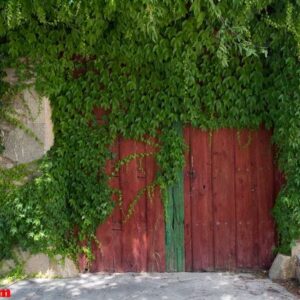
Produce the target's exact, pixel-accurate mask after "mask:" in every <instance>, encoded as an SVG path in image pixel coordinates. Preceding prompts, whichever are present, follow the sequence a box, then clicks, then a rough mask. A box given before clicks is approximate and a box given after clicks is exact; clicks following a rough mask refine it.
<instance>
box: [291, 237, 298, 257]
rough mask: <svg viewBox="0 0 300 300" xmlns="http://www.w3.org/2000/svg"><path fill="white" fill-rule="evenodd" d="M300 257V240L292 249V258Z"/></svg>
mask: <svg viewBox="0 0 300 300" xmlns="http://www.w3.org/2000/svg"><path fill="white" fill-rule="evenodd" d="M296 255H300V240H298V241H296V243H295V245H294V246H293V247H292V256H296Z"/></svg>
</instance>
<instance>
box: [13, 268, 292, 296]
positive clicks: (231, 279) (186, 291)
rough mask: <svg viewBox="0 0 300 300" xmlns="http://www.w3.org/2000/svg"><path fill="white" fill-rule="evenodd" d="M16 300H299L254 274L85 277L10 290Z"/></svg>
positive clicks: (30, 282) (20, 284) (23, 283)
mask: <svg viewBox="0 0 300 300" xmlns="http://www.w3.org/2000/svg"><path fill="white" fill-rule="evenodd" d="M8 288H10V290H11V293H12V299H16V300H17V299H18V300H21V299H24V300H25V299H32V300H35V299H43V300H54V299H55V300H56V299H85V300H93V299H101V300H114V299H116V300H129V299H130V300H131V299H142V300H155V299H160V300H177V299H189V300H193V299H203V300H204V299H205V300H212V299H221V300H234V299H239V300H240V299H241V300H243V299H245V300H251V299H257V300H258V299H259V300H263V299H278V300H279V299H285V300H290V299H296V298H295V297H294V296H293V295H292V294H290V293H289V292H288V291H286V290H285V289H284V288H283V287H282V286H280V285H278V284H276V283H274V282H272V281H271V280H269V279H261V278H256V277H255V276H254V275H252V274H230V273H152V274H148V273H142V274H132V273H125V274H112V275H109V274H83V275H81V276H79V277H77V278H70V279H57V280H47V279H34V280H27V281H20V282H17V283H15V284H13V285H11V286H9V287H8Z"/></svg>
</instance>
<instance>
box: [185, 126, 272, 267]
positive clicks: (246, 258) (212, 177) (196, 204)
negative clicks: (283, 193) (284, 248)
mask: <svg viewBox="0 0 300 300" xmlns="http://www.w3.org/2000/svg"><path fill="white" fill-rule="evenodd" d="M185 134H186V139H187V142H188V144H189V146H190V147H189V148H190V151H189V155H188V161H187V166H186V169H185V189H186V191H185V255H186V270H187V271H201V270H218V269H225V270H233V269H247V268H266V267H268V266H270V264H271V262H272V258H273V254H272V248H273V247H274V245H275V226H274V222H273V219H272V216H271V209H272V207H273V205H274V200H275V176H274V174H275V172H274V171H275V168H274V166H273V151H272V146H271V134H270V132H268V131H266V130H263V129H260V130H258V131H255V132H254V131H248V130H243V131H241V132H240V133H238V132H237V131H236V130H229V129H222V130H219V131H216V132H214V133H212V134H209V133H207V132H203V131H200V130H196V129H187V130H186V133H185Z"/></svg>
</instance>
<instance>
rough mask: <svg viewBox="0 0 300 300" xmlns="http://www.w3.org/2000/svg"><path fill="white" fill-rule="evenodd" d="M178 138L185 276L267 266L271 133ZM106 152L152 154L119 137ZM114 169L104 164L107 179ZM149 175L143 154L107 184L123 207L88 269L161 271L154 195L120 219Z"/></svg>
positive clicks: (104, 230) (161, 232)
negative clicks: (182, 159)
mask: <svg viewBox="0 0 300 300" xmlns="http://www.w3.org/2000/svg"><path fill="white" fill-rule="evenodd" d="M184 136H185V140H186V143H187V144H188V145H189V151H187V153H186V166H185V169H184V219H185V220H184V224H182V226H184V239H185V241H184V251H185V269H186V271H202V270H219V269H223V270H234V269H253V268H266V267H269V266H270V264H271V261H272V258H273V254H272V249H273V247H274V245H275V227H274V222H273V219H272V216H271V209H272V207H273V205H274V200H275V198H276V193H277V192H278V178H277V177H276V176H275V175H276V174H275V173H276V168H274V165H273V151H272V145H271V133H270V132H269V131H266V130H264V129H260V130H257V131H249V130H243V131H241V132H237V131H236V130H229V129H222V130H218V131H216V132H213V133H209V132H204V131H201V130H198V129H192V128H186V129H185V131H184ZM112 150H113V152H114V153H115V154H116V161H117V160H118V159H119V158H124V157H126V156H128V155H130V154H133V153H150V152H151V153H153V151H154V149H153V148H151V146H149V145H145V144H143V143H138V142H135V141H130V140H125V139H120V140H119V141H118V142H117V143H116V145H114V147H113V149H112ZM114 164H115V161H110V162H108V167H107V171H108V173H110V172H111V171H112V169H113V166H114ZM156 171H157V166H156V165H155V162H154V157H153V155H149V156H146V157H143V158H141V157H139V158H137V159H134V160H131V161H130V163H129V164H126V165H124V166H122V168H121V169H120V171H119V172H117V174H115V176H114V177H113V178H112V180H111V185H112V187H116V188H120V189H121V190H122V193H123V203H122V205H121V207H120V206H118V205H117V206H116V208H115V210H114V212H113V214H112V216H111V217H110V218H109V219H108V220H107V221H106V222H105V223H104V224H102V225H101V226H99V228H98V230H97V232H96V236H97V238H98V239H99V241H100V246H97V245H94V254H95V261H94V262H93V263H92V266H91V271H94V272H97V271H106V272H128V271H133V272H140V271H150V272H151V271H158V272H164V271H166V257H167V256H168V255H169V254H168V253H166V247H165V236H166V235H165V230H166V226H165V221H164V212H163V205H162V202H161V196H160V192H159V190H158V189H156V190H155V192H154V195H152V196H150V195H148V194H147V193H145V194H144V195H143V196H142V197H141V199H140V200H139V201H138V202H137V204H136V206H135V209H134V211H133V213H132V215H131V217H130V218H129V219H128V221H125V218H126V214H127V212H128V208H129V206H130V203H131V201H132V200H133V199H134V197H135V195H136V193H137V192H138V191H139V190H140V189H141V188H143V187H145V185H147V184H149V183H151V182H152V181H153V179H154V177H155V172H156ZM275 179H277V180H275ZM115 200H116V201H117V196H116V199H115ZM83 268H84V264H83V263H82V269H83Z"/></svg>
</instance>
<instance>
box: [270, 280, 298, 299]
mask: <svg viewBox="0 0 300 300" xmlns="http://www.w3.org/2000/svg"><path fill="white" fill-rule="evenodd" d="M273 281H274V282H276V283H278V284H280V285H282V286H283V287H284V288H286V289H287V290H288V291H289V292H290V293H291V294H293V295H294V296H296V297H297V298H299V299H300V284H299V281H298V280H297V279H290V280H273Z"/></svg>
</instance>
